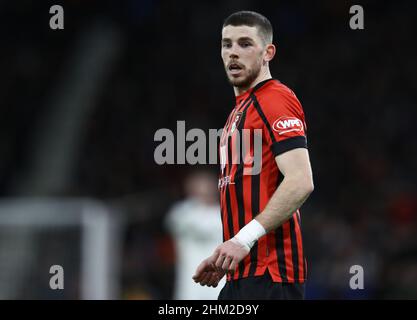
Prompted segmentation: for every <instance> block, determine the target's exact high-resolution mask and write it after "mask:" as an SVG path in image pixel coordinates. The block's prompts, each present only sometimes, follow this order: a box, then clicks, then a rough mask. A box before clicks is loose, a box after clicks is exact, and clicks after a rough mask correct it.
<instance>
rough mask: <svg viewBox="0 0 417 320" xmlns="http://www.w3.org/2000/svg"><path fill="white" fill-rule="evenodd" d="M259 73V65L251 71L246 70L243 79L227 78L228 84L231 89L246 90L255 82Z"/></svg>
mask: <svg viewBox="0 0 417 320" xmlns="http://www.w3.org/2000/svg"><path fill="white" fill-rule="evenodd" d="M260 72H261V65H260V64H257V65H255V67H254V68H252V69H247V76H246V77H244V78H243V79H235V78H233V77H230V76H228V77H227V78H228V79H229V82H230V84H231V85H232V86H233V87H236V88H240V89H247V88H249V87H250V86H251V84H252V83H253V82H254V81H255V80H256V78H257V77H258V76H259V73H260Z"/></svg>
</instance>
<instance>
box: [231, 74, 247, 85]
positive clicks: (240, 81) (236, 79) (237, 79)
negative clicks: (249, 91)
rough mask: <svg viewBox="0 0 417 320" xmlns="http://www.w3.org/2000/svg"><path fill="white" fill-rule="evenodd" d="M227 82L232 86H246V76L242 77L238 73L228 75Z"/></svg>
mask: <svg viewBox="0 0 417 320" xmlns="http://www.w3.org/2000/svg"><path fill="white" fill-rule="evenodd" d="M229 82H230V83H231V84H232V85H233V86H234V87H244V86H246V83H247V79H246V77H244V76H242V75H239V76H232V75H229Z"/></svg>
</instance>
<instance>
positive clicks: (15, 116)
mask: <svg viewBox="0 0 417 320" xmlns="http://www.w3.org/2000/svg"><path fill="white" fill-rule="evenodd" d="M52 4H59V5H62V6H63V8H64V11H65V29H64V30H51V29H50V28H49V19H50V17H51V14H49V7H50V5H52ZM354 4H360V5H362V6H363V8H364V13H365V29H364V30H351V29H350V28H349V19H350V17H351V15H350V14H349V8H350V6H351V5H354ZM412 8H413V6H412V2H411V1H409V2H405V1H389V2H381V1H360V2H352V1H317V2H316V1H315V2H312V1H258V0H257V1H253V0H252V1H251V0H247V1H217V0H214V1H208V0H207V1H194V2H188V1H187V2H181V1H165V0H159V1H151V0H143V1H133V0H130V1H120V2H117V1H94V0H91V1H90V0H89V1H85V0H84V1H81V0H78V1H77V0H67V1H56V2H53V3H49V2H44V3H42V4H40V1H29V0H20V1H2V2H1V3H0V26H1V28H0V34H1V38H0V39H1V53H0V69H1V71H2V72H1V73H0V103H1V109H0V112H1V117H0V154H1V157H0V196H1V197H2V198H21V197H28V196H29V197H32V196H36V197H89V198H94V199H100V200H102V201H103V202H104V203H106V204H107V205H109V206H116V207H117V208H119V209H121V211H122V212H124V216H125V218H126V228H125V231H124V233H123V254H122V260H121V268H122V269H121V271H122V272H121V277H120V283H121V293H120V298H123V299H130V298H133V299H135V298H145V299H146V298H150V299H161V298H166V299H169V298H170V297H171V294H172V279H173V268H174V264H175V255H174V253H173V246H172V240H171V239H170V237H169V236H168V234H167V232H166V230H165V229H164V227H163V225H162V219H163V217H164V215H165V214H166V212H167V210H168V209H169V207H170V206H171V204H172V203H173V202H174V201H176V200H178V199H181V197H182V196H183V193H182V188H181V185H182V181H183V179H184V176H185V174H186V173H187V172H188V171H189V170H190V167H191V166H189V165H165V166H159V165H157V164H156V163H155V161H154V157H153V153H154V149H155V147H156V146H157V145H158V142H154V133H155V131H156V130H158V129H160V128H170V129H172V130H173V131H174V132H175V130H176V121H179V120H185V121H186V127H187V130H188V129H191V128H201V129H203V130H204V131H206V132H208V129H209V128H222V127H223V125H224V122H225V119H226V117H227V115H228V113H229V110H230V109H231V108H232V107H233V103H234V97H233V90H232V88H231V87H230V85H229V84H228V82H227V80H226V76H225V74H224V70H223V66H222V61H221V58H220V35H221V25H222V21H223V19H224V18H225V17H227V16H228V15H229V14H231V13H232V12H234V11H237V10H243V9H245V10H254V11H258V12H260V13H262V14H264V15H265V16H267V17H268V18H269V19H270V21H271V23H272V25H273V27H274V32H275V33H274V43H275V44H276V45H277V56H276V58H275V59H274V60H273V62H272V63H271V71H272V75H273V76H274V77H275V78H277V79H279V80H280V81H281V82H283V83H284V84H286V85H288V86H289V87H290V88H292V89H293V90H294V91H295V92H296V94H297V96H298V98H299V99H300V101H301V103H302V105H303V107H304V111H305V114H306V120H307V124H308V140H309V151H310V157H311V162H312V167H313V172H314V181H315V191H314V193H313V194H312V195H311V196H310V199H309V200H308V201H307V203H306V204H305V205H304V206H303V208H302V210H301V212H302V218H303V234H304V243H305V246H306V254H307V258H308V266H309V269H308V270H309V271H308V273H309V282H308V286H307V298H314V299H330V298H333V299H334V298H336V299H351V298H352V299H353V298H377V299H386V298H395V299H404V298H405V299H410V298H412V299H416V298H417V289H416V286H415V283H417V261H416V257H417V237H416V216H417V197H416V196H417V193H416V191H417V190H416V183H415V182H416V172H417V170H416V164H417V153H416V150H417V149H416V134H415V128H416V115H417V114H416V113H417V112H416V101H417V99H416V95H417V62H416V57H417V50H416V46H415V39H416V38H417V36H416V31H417V28H416V27H417V26H416V14H415V11H413V9H412ZM97 39H101V40H100V41H101V42H100V41H95V40H97ZM103 43H104V44H103ZM100 45H103V46H104V47H105V49H103V50H102V51H100V50H97V51H95V49H97V48H98V47H99V46H100ZM88 49H91V50H90V51H88ZM83 50H86V51H83ZM80 52H84V53H85V52H89V54H84V55H83V54H80ZM100 52H101V53H100ZM103 52H104V53H105V54H109V52H110V54H109V57H110V58H108V60H106V62H105V63H103V64H99V65H100V67H99V70H98V71H97V70H96V72H98V73H99V74H100V75H99V76H97V77H95V76H94V73H93V72H92V71H91V70H89V69H88V68H84V69H83V68H81V69H82V70H81V71H83V70H84V71H85V73H82V72H81V73H79V74H76V75H77V76H76V77H73V76H72V71H74V70H76V69H77V65H78V66H79V65H83V63H85V64H86V65H93V64H94V63H97V62H98V61H100V58H99V57H96V56H95V54H97V55H98V56H99V55H100V54H103ZM88 59H90V60H88ZM103 66H104V67H103ZM100 72H101V73H100ZM80 84H81V86H87V87H88V86H91V85H92V89H91V90H90V91H89V95H88V97H84V98H82V97H81V98H80V97H77V96H76V95H71V94H66V93H68V92H70V93H71V92H76V91H71V90H70V89H68V88H73V87H74V86H75V87H76V86H77V85H80ZM77 99H78V100H77ZM65 101H68V103H69V104H70V106H71V107H70V108H68V109H67V110H69V111H68V112H71V111H74V110H80V111H78V112H80V116H79V117H78V118H77V117H75V118H74V119H76V121H75V123H76V124H74V122H71V123H69V121H68V123H67V122H66V121H67V119H70V118H71V116H68V115H67V114H66V113H65V112H61V113H59V114H58V116H56V117H55V118H51V117H52V116H51V115H53V114H54V108H55V106H56V105H57V104H58V103H61V104H62V103H63V102H65ZM76 101H83V105H82V106H81V107H80V105H79V104H77V103H75V102H76ZM72 103H74V104H73V105H72ZM86 106H88V111H87V109H86ZM74 112H77V111H74ZM51 119H52V120H51ZM51 123H52V125H51ZM65 125H68V126H70V127H72V128H74V127H77V125H78V127H77V128H78V129H77V130H75V131H76V132H78V134H77V135H75V137H73V140H71V143H72V144H70V145H68V144H67V143H68V140H65V139H63V140H62V143H59V141H60V136H59V132H60V131H59V130H58V129H59V128H61V127H62V126H65ZM54 128H55V129H54ZM54 130H58V131H54ZM54 132H57V133H56V135H55V133H54ZM51 138H54V139H56V141H58V143H56V144H55V145H58V148H56V149H51V150H49V149H47V148H46V149H45V148H43V149H42V146H45V145H46V146H48V141H49V139H51ZM65 141H67V142H65ZM65 150H66V151H68V150H72V153H71V161H68V163H69V165H68V166H67V167H65V170H64V169H63V170H64V171H65V172H66V177H67V178H66V179H63V180H62V181H63V182H62V181H61V183H54V182H50V181H51V179H52V180H53V178H54V177H56V176H54V177H52V178H51V177H49V176H48V175H51V176H52V175H53V173H54V172H58V171H59V170H58V169H56V170H58V171H54V170H53V168H52V169H51V170H43V171H42V170H39V169H38V168H39V167H38V166H37V165H36V163H38V164H39V163H43V161H42V160H43V159H44V160H45V162H44V163H48V159H50V157H54V155H55V153H60V152H62V153H61V154H63V155H65V154H66V153H65V152H66V151H65ZM63 157H64V158H65V159H68V157H67V156H63ZM36 159H38V162H36V161H37V160H36ZM39 159H41V161H39ZM200 167H202V168H206V167H209V168H210V169H211V170H214V171H216V169H217V166H215V165H200ZM49 178H51V179H49ZM39 181H40V182H39ZM42 181H43V182H42ZM47 247H48V244H47V241H45V244H44V248H47ZM74 263H76V262H74ZM355 264H359V265H361V266H363V267H364V271H365V289H364V290H356V291H355V290H351V289H350V288H349V285H348V283H349V278H350V276H351V275H350V274H349V268H350V266H352V265H355ZM190 276H191V275H190ZM34 290H35V291H34V293H33V294H37V295H38V296H40V297H43V296H42V294H41V293H38V292H36V289H34Z"/></svg>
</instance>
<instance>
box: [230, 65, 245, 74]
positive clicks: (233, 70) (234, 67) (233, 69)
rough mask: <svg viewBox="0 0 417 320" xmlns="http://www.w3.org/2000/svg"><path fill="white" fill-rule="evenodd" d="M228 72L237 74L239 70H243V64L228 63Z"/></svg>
mask: <svg viewBox="0 0 417 320" xmlns="http://www.w3.org/2000/svg"><path fill="white" fill-rule="evenodd" d="M227 69H228V70H229V72H230V74H232V75H239V74H240V72H241V71H242V70H243V65H241V64H240V63H236V62H233V63H230V64H229V67H228V68H227Z"/></svg>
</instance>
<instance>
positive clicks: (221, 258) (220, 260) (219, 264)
mask: <svg viewBox="0 0 417 320" xmlns="http://www.w3.org/2000/svg"><path fill="white" fill-rule="evenodd" d="M225 258H226V256H225V255H219V257H218V258H217V260H216V263H215V264H214V265H215V266H216V269H218V270H219V269H221V268H222V265H223V262H224V259H225Z"/></svg>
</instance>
